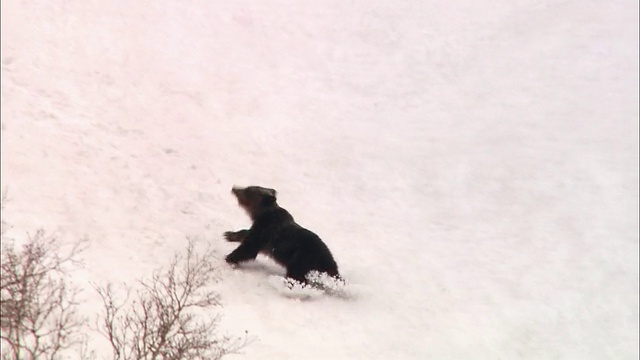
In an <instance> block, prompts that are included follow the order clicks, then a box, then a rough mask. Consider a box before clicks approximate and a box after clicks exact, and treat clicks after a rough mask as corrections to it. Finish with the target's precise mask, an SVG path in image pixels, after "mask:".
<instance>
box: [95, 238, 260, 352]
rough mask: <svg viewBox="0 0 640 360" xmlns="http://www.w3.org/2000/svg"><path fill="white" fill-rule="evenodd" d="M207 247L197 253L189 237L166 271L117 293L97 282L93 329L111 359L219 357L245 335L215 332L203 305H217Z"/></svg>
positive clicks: (239, 343) (243, 343) (240, 343)
mask: <svg viewBox="0 0 640 360" xmlns="http://www.w3.org/2000/svg"><path fill="white" fill-rule="evenodd" d="M213 259H214V256H213V254H212V252H211V251H210V250H208V251H206V252H204V254H202V255H198V254H196V252H195V251H194V244H193V242H192V241H189V245H188V248H187V253H186V256H178V255H176V256H175V257H174V259H173V261H172V262H171V263H170V265H169V267H168V269H167V270H160V271H156V272H155V273H154V274H153V276H152V278H151V280H147V281H139V288H138V289H137V290H135V291H134V290H132V289H131V288H129V287H127V288H126V296H124V299H123V298H122V297H123V296H117V295H116V294H115V292H114V289H113V286H112V285H111V284H109V285H107V286H103V287H96V291H97V292H98V294H99V295H100V297H101V298H102V302H103V305H104V307H103V309H104V312H103V314H102V315H101V317H100V318H99V320H98V331H99V332H100V333H101V334H102V335H103V336H104V337H105V338H106V339H107V340H108V341H109V343H110V345H111V349H112V352H113V359H114V360H129V359H135V360H142V359H154V360H155V359H162V360H174V359H175V360H177V359H184V360H190V359H220V358H222V357H223V356H224V355H227V354H231V353H237V352H238V351H239V350H240V349H242V348H243V347H244V346H246V345H247V344H248V343H249V342H250V339H248V338H247V337H246V335H245V337H244V338H237V339H234V338H230V337H228V336H221V335H219V334H218V333H217V324H218V320H219V318H218V316H214V317H212V316H208V315H207V312H206V310H208V309H210V308H212V307H215V306H220V303H219V296H218V294H217V293H216V292H214V291H213V290H211V289H210V288H208V285H211V284H212V283H214V282H215V281H217V278H216V268H215V264H214V262H213Z"/></svg>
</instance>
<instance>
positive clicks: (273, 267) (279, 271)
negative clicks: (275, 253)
mask: <svg viewBox="0 0 640 360" xmlns="http://www.w3.org/2000/svg"><path fill="white" fill-rule="evenodd" d="M238 267H239V268H241V269H242V270H243V271H246V272H249V273H258V274H264V275H265V276H269V275H278V276H285V275H286V270H285V268H284V267H282V266H279V265H278V264H275V263H273V262H271V261H269V260H268V259H262V256H258V257H257V258H256V259H255V260H254V261H247V262H245V263H242V264H238Z"/></svg>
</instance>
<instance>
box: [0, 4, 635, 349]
mask: <svg viewBox="0 0 640 360" xmlns="http://www.w3.org/2000/svg"><path fill="white" fill-rule="evenodd" d="M1 60H2V148H1V150H2V151H1V153H2V187H3V188H5V187H7V188H8V189H9V203H8V205H7V208H6V209H5V210H4V211H3V213H2V218H3V220H5V221H7V222H8V223H10V224H11V225H12V226H13V229H12V230H11V236H12V237H16V238H20V237H24V234H25V233H26V232H27V231H34V230H35V229H37V228H39V227H43V228H44V229H46V230H47V231H49V232H51V233H56V234H57V236H58V238H60V239H61V240H63V241H73V240H75V239H78V238H80V237H83V236H87V237H88V238H89V239H90V240H91V247H90V248H89V250H88V251H87V252H86V253H85V254H84V255H85V259H86V262H87V264H88V266H87V268H86V269H85V270H84V271H80V272H77V273H75V275H74V276H75V277H76V279H77V282H78V283H79V284H82V285H83V286H87V283H88V281H94V282H106V281H116V282H118V281H132V280H133V279H135V278H140V277H145V276H148V275H149V274H150V272H151V271H152V270H153V269H154V268H157V267H158V266H162V265H164V264H166V263H167V261H168V260H169V259H170V257H171V256H172V254H173V253H174V252H176V251H180V250H183V249H184V248H185V246H186V241H187V240H186V236H192V237H197V238H199V239H201V240H202V241H206V242H208V243H211V244H212V245H213V246H214V247H215V249H216V251H217V252H218V254H219V256H220V259H222V258H223V256H224V255H225V254H226V253H228V252H229V251H231V250H232V249H233V245H232V244H229V243H225V242H224V241H223V238H222V236H221V234H222V232H223V231H226V230H235V229H239V228H243V227H246V226H247V225H248V224H249V219H248V218H247V217H246V216H245V214H244V213H243V212H242V211H241V209H239V208H238V206H237V204H236V202H235V201H234V199H233V197H232V195H231V193H230V189H231V186H232V185H234V184H237V185H251V184H255V185H263V186H269V187H273V188H275V189H277V190H278V191H279V203H280V204H281V205H282V206H283V207H285V208H287V209H288V210H289V211H290V212H291V213H292V214H293V215H294V216H295V217H296V220H297V221H298V222H299V223H300V224H302V225H303V226H306V227H308V228H310V229H311V230H313V231H314V232H316V233H318V234H319V235H320V236H321V237H322V238H323V239H324V240H325V242H326V243H327V244H328V245H329V247H330V248H331V250H332V251H333V253H334V255H335V257H336V259H337V261H338V264H339V265H340V269H341V272H342V273H343V275H344V277H345V278H347V279H348V280H349V281H350V282H351V283H352V284H353V286H354V288H357V289H358V290H357V293H358V297H357V298H356V299H353V300H349V301H345V300H342V299H336V298H331V297H320V298H315V299H313V301H297V300H295V299H290V298H287V297H286V296H283V295H282V294H281V293H279V292H278V291H276V290H275V289H274V288H273V287H272V286H270V285H269V275H270V274H271V273H273V272H276V273H278V272H279V271H280V270H279V269H278V268H276V267H274V266H272V265H271V263H270V262H269V261H268V260H266V259H262V258H261V259H259V266H253V267H251V268H249V269H245V270H240V269H235V270H234V269H230V268H228V267H227V266H226V265H225V264H224V261H222V260H221V266H222V267H223V269H222V274H221V275H222V281H221V282H220V283H219V284H218V285H217V287H218V289H219V291H220V293H221V296H222V301H223V303H224V308H223V309H222V310H221V311H222V314H223V316H224V318H223V321H222V324H221V326H222V327H223V328H224V330H225V331H227V332H228V333H230V334H241V333H243V332H244V331H245V330H247V331H248V332H249V334H251V335H254V336H256V337H258V338H259V341H257V342H254V343H253V344H251V346H249V347H248V348H246V350H245V353H244V355H243V356H237V357H235V356H234V357H233V358H238V359H509V360H510V359H594V360H601V359H629V360H630V359H637V358H638V290H639V289H638V279H639V278H638V216H639V211H638V180H639V179H638V116H639V111H638V100H639V98H638V2H637V1H631V0H619V1H604V0H602V1H597V0H596V1H579V0H567V1H551V0H543V1H540V0H536V1H534V0H522V1H511V0H498V1H492V2H482V1H474V0H464V1H451V2H445V1H418V0H413V1H398V0H376V1H371V0H356V1H326V2H309V3H304V4H303V3H302V2H291V1H282V0H279V1H278V0H269V1H233V2H222V1H210V0H193V1H181V0H140V1H123V0H117V1H115V0H113V1H107V0H104V1H71V0H59V1H46V0H33V1H27V2H22V1H17V0H7V1H2V59H1ZM262 268H264V269H262ZM84 296H85V297H86V298H87V299H88V303H87V304H88V305H86V307H87V309H86V311H87V313H88V314H93V312H96V311H98V310H99V307H98V305H97V303H96V302H95V294H92V291H91V290H90V287H88V290H87V292H86V293H85V294H84ZM93 304H96V305H95V307H92V306H93ZM100 341H102V340H101V339H100V338H99V336H98V335H96V343H100ZM97 346H99V345H97Z"/></svg>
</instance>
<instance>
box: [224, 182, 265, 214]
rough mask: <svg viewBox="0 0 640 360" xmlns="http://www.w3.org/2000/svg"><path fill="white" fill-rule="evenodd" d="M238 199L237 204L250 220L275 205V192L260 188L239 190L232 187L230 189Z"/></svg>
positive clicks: (252, 187) (251, 187) (239, 188)
mask: <svg viewBox="0 0 640 360" xmlns="http://www.w3.org/2000/svg"><path fill="white" fill-rule="evenodd" d="M231 192H232V193H233V195H235V196H236V198H237V199H238V204H239V205H240V207H242V208H243V209H244V210H245V211H246V212H247V213H248V214H249V216H251V218H252V219H255V218H256V217H257V216H258V215H259V214H261V213H262V212H263V211H264V210H266V209H269V208H271V207H272V206H274V205H275V203H276V191H275V190H274V189H269V188H265V187H261V186H249V187H246V188H241V187H237V186H234V187H233V188H232V189H231Z"/></svg>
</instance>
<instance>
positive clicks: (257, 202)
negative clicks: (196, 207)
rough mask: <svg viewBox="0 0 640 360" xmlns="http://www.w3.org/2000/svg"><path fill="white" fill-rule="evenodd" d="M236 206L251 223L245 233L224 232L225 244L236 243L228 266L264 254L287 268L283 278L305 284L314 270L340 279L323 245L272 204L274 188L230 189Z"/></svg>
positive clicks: (336, 266)
mask: <svg viewBox="0 0 640 360" xmlns="http://www.w3.org/2000/svg"><path fill="white" fill-rule="evenodd" d="M231 192H232V193H233V194H234V195H235V196H236V198H237V199H238V204H239V205H240V207H242V208H243V209H244V210H246V211H247V213H248V214H249V216H250V217H251V220H252V221H253V224H252V225H251V228H250V229H248V230H240V231H227V232H225V233H224V237H225V238H226V239H227V241H231V242H240V246H238V247H237V248H236V249H235V250H234V251H232V252H231V253H230V254H229V255H227V257H226V261H227V263H229V264H237V263H240V262H243V261H247V260H252V259H255V257H256V256H257V255H258V254H259V253H260V254H264V255H267V256H268V257H270V258H272V259H273V260H275V261H276V262H277V263H279V264H280V265H282V266H284V267H285V268H286V269H287V274H286V277H287V278H289V279H293V280H296V281H299V282H301V283H303V284H307V283H308V279H307V277H306V276H307V274H308V273H309V272H310V271H313V270H316V271H318V272H320V273H326V274H328V275H330V276H331V277H333V278H336V279H340V280H342V279H341V277H340V275H339V273H338V265H337V264H336V262H335V261H334V259H333V256H332V255H331V252H330V251H329V248H328V247H327V245H325V243H324V242H322V240H321V239H320V238H319V237H318V235H316V234H314V233H313V232H311V231H309V230H307V229H305V228H303V227H302V226H300V225H298V224H297V223H296V222H295V221H294V220H293V217H292V216H291V214H289V212H288V211H287V210H285V209H283V208H281V207H280V206H278V203H277V202H276V191H275V190H274V189H269V188H264V187H260V186H249V187H247V188H239V187H233V189H232V190H231Z"/></svg>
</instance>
